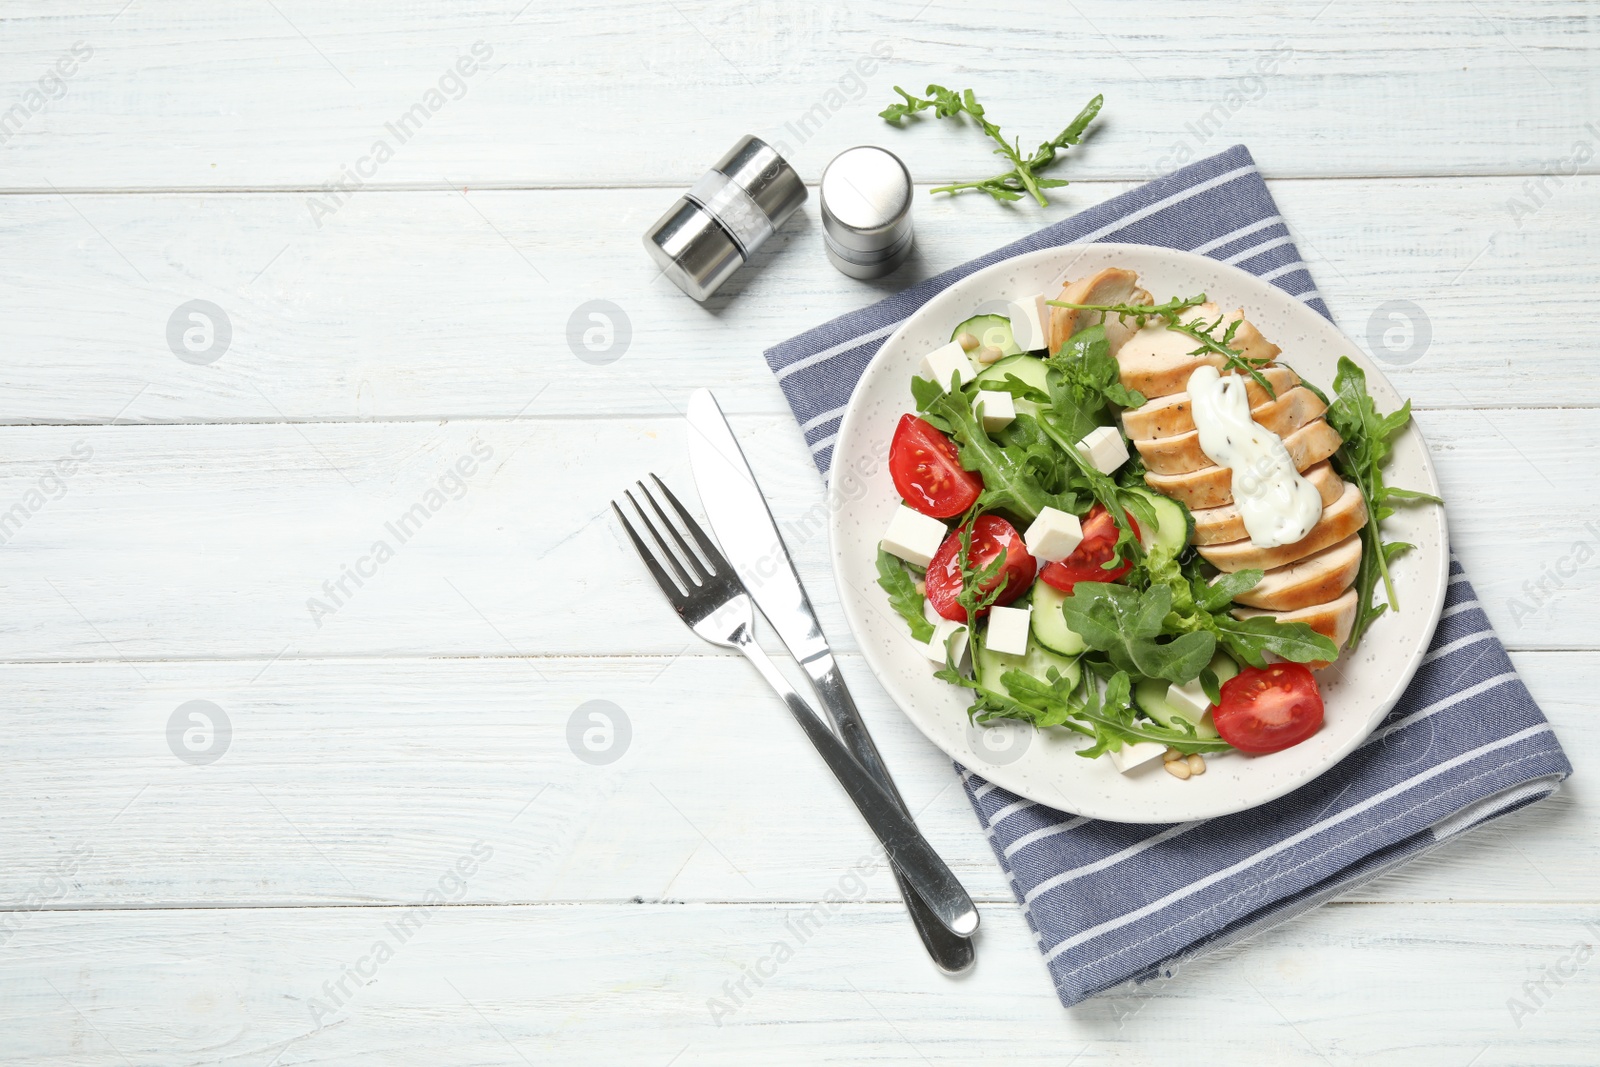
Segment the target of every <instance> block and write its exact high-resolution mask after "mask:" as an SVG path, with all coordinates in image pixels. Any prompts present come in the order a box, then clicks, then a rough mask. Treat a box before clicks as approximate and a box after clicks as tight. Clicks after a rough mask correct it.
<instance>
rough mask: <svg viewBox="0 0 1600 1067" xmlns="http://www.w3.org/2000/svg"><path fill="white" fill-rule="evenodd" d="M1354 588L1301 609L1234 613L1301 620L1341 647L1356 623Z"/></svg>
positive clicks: (1315, 667) (1315, 665)
mask: <svg viewBox="0 0 1600 1067" xmlns="http://www.w3.org/2000/svg"><path fill="white" fill-rule="evenodd" d="M1356 599H1357V598H1356V591H1355V590H1354V589H1347V590H1345V593H1344V595H1343V596H1340V597H1338V598H1336V599H1334V600H1330V601H1328V603H1326V604H1318V605H1317V606H1316V607H1311V608H1301V609H1299V610H1298V611H1261V610H1260V609H1258V608H1236V609H1234V612H1233V614H1234V616H1235V617H1236V618H1240V619H1249V618H1253V617H1255V616H1257V615H1271V616H1272V617H1273V618H1275V619H1277V620H1278V621H1279V622H1303V623H1307V624H1309V625H1310V627H1311V628H1312V629H1313V630H1315V631H1317V633H1319V634H1321V635H1322V636H1323V637H1326V638H1327V639H1328V640H1330V641H1332V642H1333V643H1334V645H1335V646H1337V647H1338V648H1343V647H1344V643H1345V641H1347V640H1349V638H1350V631H1351V629H1352V628H1353V627H1354V626H1355V622H1356ZM1327 665H1328V661H1326V660H1324V661H1322V662H1319V663H1308V664H1306V666H1308V667H1310V668H1311V669H1312V670H1320V669H1321V668H1323V667H1326V666H1327Z"/></svg>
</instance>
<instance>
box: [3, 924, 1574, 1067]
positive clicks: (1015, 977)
mask: <svg viewBox="0 0 1600 1067" xmlns="http://www.w3.org/2000/svg"><path fill="white" fill-rule="evenodd" d="M805 911H806V907H803V906H776V907H774V906H731V905H724V906H703V905H687V906H675V905H656V904H651V905H642V906H628V905H611V906H600V905H595V906H571V905H568V906H553V907H527V908H488V909H486V908H474V907H437V908H435V909H433V910H432V911H431V912H428V913H427V914H426V915H423V914H420V913H411V917H410V922H411V924H412V925H411V927H410V932H409V933H407V934H406V937H405V939H404V940H402V938H401V936H400V934H399V932H398V931H399V930H400V927H399V926H397V925H396V924H397V923H402V922H405V921H406V920H405V918H403V915H404V914H405V913H402V911H401V910H400V909H392V908H391V909H371V908H313V909H298V908H296V909H270V910H234V909H230V910H199V911H184V912H167V911H139V912H116V913H105V912H86V913H75V914H59V913H58V914H50V915H40V916H38V917H37V920H36V922H35V923H34V925H33V926H32V927H31V928H30V929H29V930H28V932H27V938H26V942H25V943H22V944H19V945H17V946H15V947H13V948H12V949H11V950H10V951H7V952H6V953H4V954H0V988H3V989H4V990H5V993H6V995H5V996H4V997H3V998H0V1023H3V1024H4V1033H5V1035H6V1037H5V1045H6V1048H7V1051H8V1053H9V1054H10V1058H11V1059H12V1060H13V1061H14V1062H26V1063H29V1064H37V1065H40V1067H49V1065H66V1064H69V1063H70V1064H72V1065H74V1067H93V1065H99V1064H106V1065H113V1064H115V1065H119V1067H120V1065H124V1064H130V1063H133V1064H146V1063H152V1064H153V1063H175V1062H185V1063H189V1062H194V1063H200V1062H204V1063H221V1064H240V1065H245V1064H249V1065H262V1064H267V1063H272V1062H276V1063H278V1064H306V1063H340V1064H373V1065H379V1064H381V1065H383V1067H394V1065H418V1067H424V1065H426V1067H433V1065H437V1064H443V1063H463V1064H466V1063H474V1064H476V1063H563V1064H591V1063H592V1064H607V1065H609V1064H617V1063H629V1064H634V1063H643V1064H668V1063H672V1062H678V1063H695V1064H730V1065H732V1064H740V1065H742V1064H749V1063H753V1062H760V1063H783V1064H788V1063H793V1064H806V1065H810V1064H816V1063H824V1062H826V1063H863V1062H874V1063H895V1064H926V1063H941V1064H969V1063H977V1062H989V1061H992V1060H1004V1061H1006V1062H1015V1063H1029V1064H1033V1063H1038V1064H1046V1063H1051V1064H1059V1063H1064V1062H1066V1061H1067V1060H1068V1059H1071V1058H1072V1057H1074V1056H1076V1057H1077V1059H1078V1062H1079V1063H1080V1064H1081V1063H1129V1062H1147V1059H1148V1049H1149V1048H1150V1047H1152V1046H1157V1047H1159V1046H1173V1047H1189V1048H1204V1049H1205V1050H1206V1051H1207V1054H1208V1055H1209V1056H1211V1057H1213V1058H1214V1059H1215V1060H1216V1061H1217V1062H1235V1063H1274V1064H1287V1065H1302V1064H1303V1065H1307V1067H1310V1065H1316V1064H1326V1063H1335V1062H1340V1063H1342V1062H1347V1061H1348V1062H1359V1063H1362V1064H1394V1065H1401V1064H1403V1065H1405V1067H1417V1065H1421V1067H1434V1065H1437V1067H1458V1065H1460V1064H1464V1063H1468V1062H1474V1063H1476V1064H1478V1065H1484V1064H1488V1065H1493V1067H1505V1065H1521V1064H1527V1063H1540V1064H1552V1065H1561V1064H1571V1065H1588V1064H1591V1063H1592V1062H1593V1051H1594V1048H1595V1046H1596V1043H1597V1042H1600V1030H1597V1023H1596V1016H1595V1013H1594V1011H1593V1003H1594V996H1595V982H1596V979H1595V975H1596V973H1597V968H1600V965H1597V964H1596V963H1595V962H1594V959H1593V952H1592V950H1591V951H1589V952H1588V953H1587V954H1586V955H1585V953H1584V951H1583V950H1582V949H1580V948H1578V946H1580V945H1583V944H1585V943H1587V944H1588V945H1590V946H1592V945H1593V943H1594V940H1595V937H1596V936H1597V935H1596V933H1595V931H1594V926H1593V924H1594V921H1595V917H1594V915H1593V910H1592V909H1590V908H1574V907H1571V906H1559V905H1555V906H1528V907H1519V908H1485V907H1461V906H1450V905H1415V906H1389V907H1383V906H1379V907H1370V906H1333V907H1328V908H1323V909H1321V910H1319V911H1318V912H1316V913H1314V914H1312V915H1310V916H1307V917H1305V918H1303V919H1301V920H1298V921H1296V922H1294V923H1292V924H1290V925H1288V926H1286V927H1283V928H1280V929H1277V930H1274V931H1271V932H1269V933H1267V934H1264V935H1261V936H1260V937H1258V938H1257V939H1256V940H1255V941H1253V942H1252V943H1250V944H1248V945H1247V946H1244V947H1236V948H1232V949H1228V950H1225V951H1223V952H1221V953H1219V954H1218V955H1216V956H1215V957H1211V958H1207V959H1202V960H1200V961H1197V962H1194V963H1191V964H1189V965H1187V966H1185V967H1183V968H1181V969H1180V971H1179V973H1178V974H1177V976H1176V977H1175V978H1173V979H1169V980H1165V981H1158V982H1156V983H1155V984H1154V985H1153V987H1150V988H1148V989H1146V990H1144V991H1141V992H1139V993H1137V994H1129V995H1119V996H1111V997H1104V998H1100V999H1097V1000H1093V1001H1090V1002H1088V1003H1086V1004H1084V1005H1081V1006H1079V1007H1077V1008H1075V1009H1072V1010H1070V1011H1063V1010H1062V1008H1061V1007H1060V1005H1059V1004H1058V1003H1057V1002H1056V1000H1055V997H1054V994H1053V992H1052V990H1051V988H1050V985H1049V982H1048V980H1047V979H1046V977H1045V973H1044V969H1043V967H1042V966H1041V965H1040V962H1039V957H1038V951H1037V949H1036V948H1035V947H1034V945H1033V939H1032V937H1031V935H1030V933H1029V931H1028V929H1027V927H1026V925H1025V924H1024V921H1023V919H1022V917H1021V915H1020V913H1018V912H1017V911H1016V910H1015V909H1014V908H1013V909H1010V910H1007V911H1000V910H999V909H995V910H994V911H992V913H991V915H990V922H989V925H987V926H986V927H985V929H984V931H983V933H982V935H981V936H982V939H983V940H982V949H981V951H980V959H981V962H980V963H979V965H978V967H977V969H976V970H975V971H974V972H972V973H971V974H970V975H968V976H966V977H965V978H963V979H961V980H959V981H953V980H951V979H948V978H944V977H942V976H940V975H938V974H937V973H935V972H934V970H933V968H932V967H930V966H929V965H928V962H927V960H926V959H925V958H920V953H921V948H920V946H918V945H917V944H916V942H915V939H914V938H912V937H910V936H908V935H907V934H906V931H905V930H904V929H903V923H902V920H901V919H900V917H899V916H898V915H896V914H895V913H894V910H893V909H891V908H889V907H887V906H885V905H876V904H846V905H843V906H842V907H841V908H840V909H839V910H838V911H837V912H836V913H833V914H829V915H827V916H826V917H825V918H824V919H823V920H822V921H821V922H820V923H818V929H817V930H816V932H815V933H809V932H808V933H807V936H806V938H805V939H804V940H803V941H802V940H801V939H800V938H799V937H797V936H796V935H795V934H794V933H793V932H792V929H791V925H792V924H793V923H795V922H796V920H798V919H799V918H801V917H802V915H803V913H804V912H805ZM1586 923H1587V924H1589V925H1585V924H1586ZM806 929H807V930H808V931H809V930H810V928H809V927H808V928H806ZM380 945H384V946H387V948H388V953H387V954H386V955H385V954H383V953H381V952H380V951H379V948H378V946H380ZM785 948H786V949H787V954H782V952H783V949H785ZM780 955H781V959H782V962H781V963H780V962H778V960H779V958H780ZM1556 968H1559V969H1560V970H1562V971H1563V972H1564V973H1565V975H1566V977H1563V978H1561V979H1560V980H1559V982H1557V981H1556V980H1554V979H1553V978H1552V977H1551V972H1552V971H1553V970H1554V969H1556ZM358 969H359V971H360V972H361V974H360V975H358V974H357V973H356V972H357V970H358ZM1547 969H1548V970H1547ZM758 971H759V972H760V974H761V975H763V976H764V977H762V978H761V979H760V984H759V985H757V984H756V983H755V982H754V981H753V980H751V979H748V978H746V974H747V973H749V974H755V973H757V972H758ZM347 972H348V975H347ZM1538 981H1543V982H1544V987H1543V991H1542V993H1541V992H1540V990H1539V987H1537V986H1534V985H1532V983H1534V982H1538ZM739 982H743V983H744V990H745V992H741V991H740V990H739V989H738V987H737V985H736V983H739ZM340 983H343V990H342V991H341V990H340V988H339V986H340ZM1525 983H1526V985H1525ZM1527 990H1531V991H1532V992H1531V993H1530V992H1528V991H1527ZM1535 1000H1537V1001H1538V1003H1537V1004H1535V1003H1534V1001H1535ZM1513 1004H1522V1005H1524V1006H1526V1009H1527V1010H1526V1011H1519V1012H1518V1013H1517V1014H1513V1008H1512V1007H1511V1005H1513ZM719 1005H720V1006H723V1007H719ZM274 1057H276V1059H274ZM1474 1057H1476V1059H1474Z"/></svg>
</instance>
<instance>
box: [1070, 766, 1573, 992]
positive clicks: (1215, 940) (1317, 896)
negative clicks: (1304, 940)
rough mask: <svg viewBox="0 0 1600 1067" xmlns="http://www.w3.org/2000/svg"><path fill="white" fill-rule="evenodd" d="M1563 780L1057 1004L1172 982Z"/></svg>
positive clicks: (1503, 796)
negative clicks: (1204, 960)
mask: <svg viewBox="0 0 1600 1067" xmlns="http://www.w3.org/2000/svg"><path fill="white" fill-rule="evenodd" d="M1563 777H1564V775H1562V774H1561V773H1554V774H1550V775H1546V776H1543V777H1540V778H1535V779H1532V780H1531V781H1528V782H1525V783H1523V784H1521V785H1519V786H1513V787H1511V788H1509V789H1507V790H1505V791H1503V792H1501V793H1498V794H1496V795H1495V796H1493V797H1490V798H1488V799H1487V800H1485V801H1484V802H1482V804H1481V806H1474V807H1473V808H1472V809H1471V811H1472V813H1473V814H1474V815H1475V816H1476V817H1475V818H1474V819H1473V820H1472V821H1470V822H1468V823H1465V824H1464V825H1461V826H1460V827H1459V828H1458V829H1457V830H1456V831H1454V833H1452V834H1450V835H1447V836H1440V834H1439V828H1438V827H1435V828H1434V830H1433V831H1432V832H1431V834H1429V835H1418V836H1417V837H1415V838H1413V839H1411V840H1409V841H1406V842H1403V843H1401V844H1400V845H1397V846H1394V847H1393V848H1392V849H1388V850H1381V851H1379V852H1375V853H1373V854H1372V855H1371V856H1369V857H1368V858H1367V859H1366V860H1365V861H1364V862H1362V863H1360V864H1357V865H1352V866H1350V867H1347V868H1345V869H1344V870H1342V871H1340V872H1339V875H1338V876H1337V877H1334V878H1331V879H1329V880H1328V881H1326V882H1324V883H1322V884H1320V885H1317V886H1314V887H1312V888H1310V889H1308V890H1306V891H1304V892H1302V893H1300V894H1298V895H1296V896H1291V897H1285V898H1284V899H1282V900H1280V901H1278V902H1276V903H1275V904H1273V905H1271V906H1269V907H1264V908H1262V909H1260V910H1259V911H1257V912H1255V913H1253V914H1251V915H1250V916H1248V917H1247V918H1245V919H1243V920H1240V921H1238V922H1235V923H1233V924H1230V925H1228V926H1225V927H1223V928H1222V929H1219V930H1218V931H1216V932H1215V933H1213V934H1210V935H1209V936H1207V937H1205V938H1202V939H1200V940H1197V941H1194V942H1192V943H1190V944H1189V945H1188V946H1187V947H1186V948H1184V949H1182V950H1181V951H1179V952H1176V953H1175V954H1173V955H1171V956H1169V957H1166V958H1164V959H1161V960H1159V961H1157V962H1155V963H1153V964H1151V965H1150V966H1148V967H1147V968H1145V969H1144V970H1143V971H1141V972H1140V973H1138V974H1135V975H1133V976H1132V977H1126V978H1121V979H1115V980H1112V981H1111V982H1109V983H1108V984H1106V985H1104V986H1100V987H1093V986H1085V987H1083V988H1082V991H1081V995H1080V996H1077V997H1076V999H1071V1000H1069V999H1068V997H1067V995H1066V994H1064V993H1063V994H1062V1002H1063V1004H1065V1005H1066V1006H1067V1007H1071V1006H1072V1005H1073V1004H1075V1003H1079V1002H1081V1001H1082V1000H1087V999H1088V998H1089V997H1092V996H1098V995H1100V994H1106V995H1114V994H1115V993H1116V992H1117V991H1118V989H1119V987H1123V986H1127V987H1130V991H1132V990H1134V989H1137V988H1138V987H1140V986H1144V985H1147V984H1148V983H1151V982H1154V981H1158V980H1168V979H1171V978H1174V977H1176V976H1177V973H1178V971H1179V970H1180V969H1181V968H1182V967H1184V966H1186V965H1187V964H1189V963H1192V962H1194V961H1195V960H1198V959H1200V958H1201V957H1203V956H1208V955H1211V954H1212V953H1215V952H1218V951H1221V950H1222V949H1224V948H1227V947H1229V946H1231V945H1234V944H1238V943H1240V942H1243V941H1247V940H1249V939H1250V938H1252V937H1254V936H1256V935H1257V934H1260V933H1263V932H1265V931H1266V930H1269V929H1271V928H1272V927H1275V926H1278V925H1279V924H1281V923H1285V922H1288V921H1289V920H1291V919H1294V918H1296V917H1298V916H1300V915H1304V914H1305V913H1306V912H1308V911H1311V910H1312V909H1314V908H1318V907H1321V906H1322V905H1323V904H1326V903H1328V902H1329V901H1331V900H1333V899H1335V898H1336V897H1340V896H1343V895H1345V894H1348V893H1351V892H1354V891H1355V890H1357V889H1360V888H1362V887H1363V886H1366V885H1368V884H1369V883H1371V882H1374V881H1376V880H1377V879H1379V878H1381V877H1383V876H1384V875H1386V874H1389V873H1391V872H1392V871H1395V870H1397V869H1399V868H1400V867H1403V866H1404V865H1406V864H1407V863H1410V862H1411V861H1412V860H1415V859H1421V858H1422V857H1424V856H1427V855H1429V854H1430V853H1432V852H1434V851H1436V850H1438V849H1439V848H1441V847H1443V846H1444V845H1446V844H1448V843H1449V841H1450V839H1451V838H1452V837H1453V836H1454V835H1455V834H1458V833H1464V832H1468V831H1471V830H1475V829H1478V828H1480V827H1483V826H1486V825H1487V824H1488V823H1490V822H1493V821H1494V820H1495V819H1498V818H1500V817H1502V816H1506V815H1510V814H1512V813H1513V812H1515V811H1517V810H1518V809H1520V808H1524V807H1527V806H1528V805H1529V804H1534V803H1537V802H1538V801H1540V800H1543V799H1545V798H1546V797H1548V796H1550V795H1551V794H1552V793H1554V792H1556V791H1557V790H1558V789H1559V788H1560V784H1561V780H1562V778H1563ZM1447 821H1449V820H1447ZM1052 977H1054V975H1052ZM1059 988H1060V985H1059V983H1058V990H1059Z"/></svg>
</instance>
